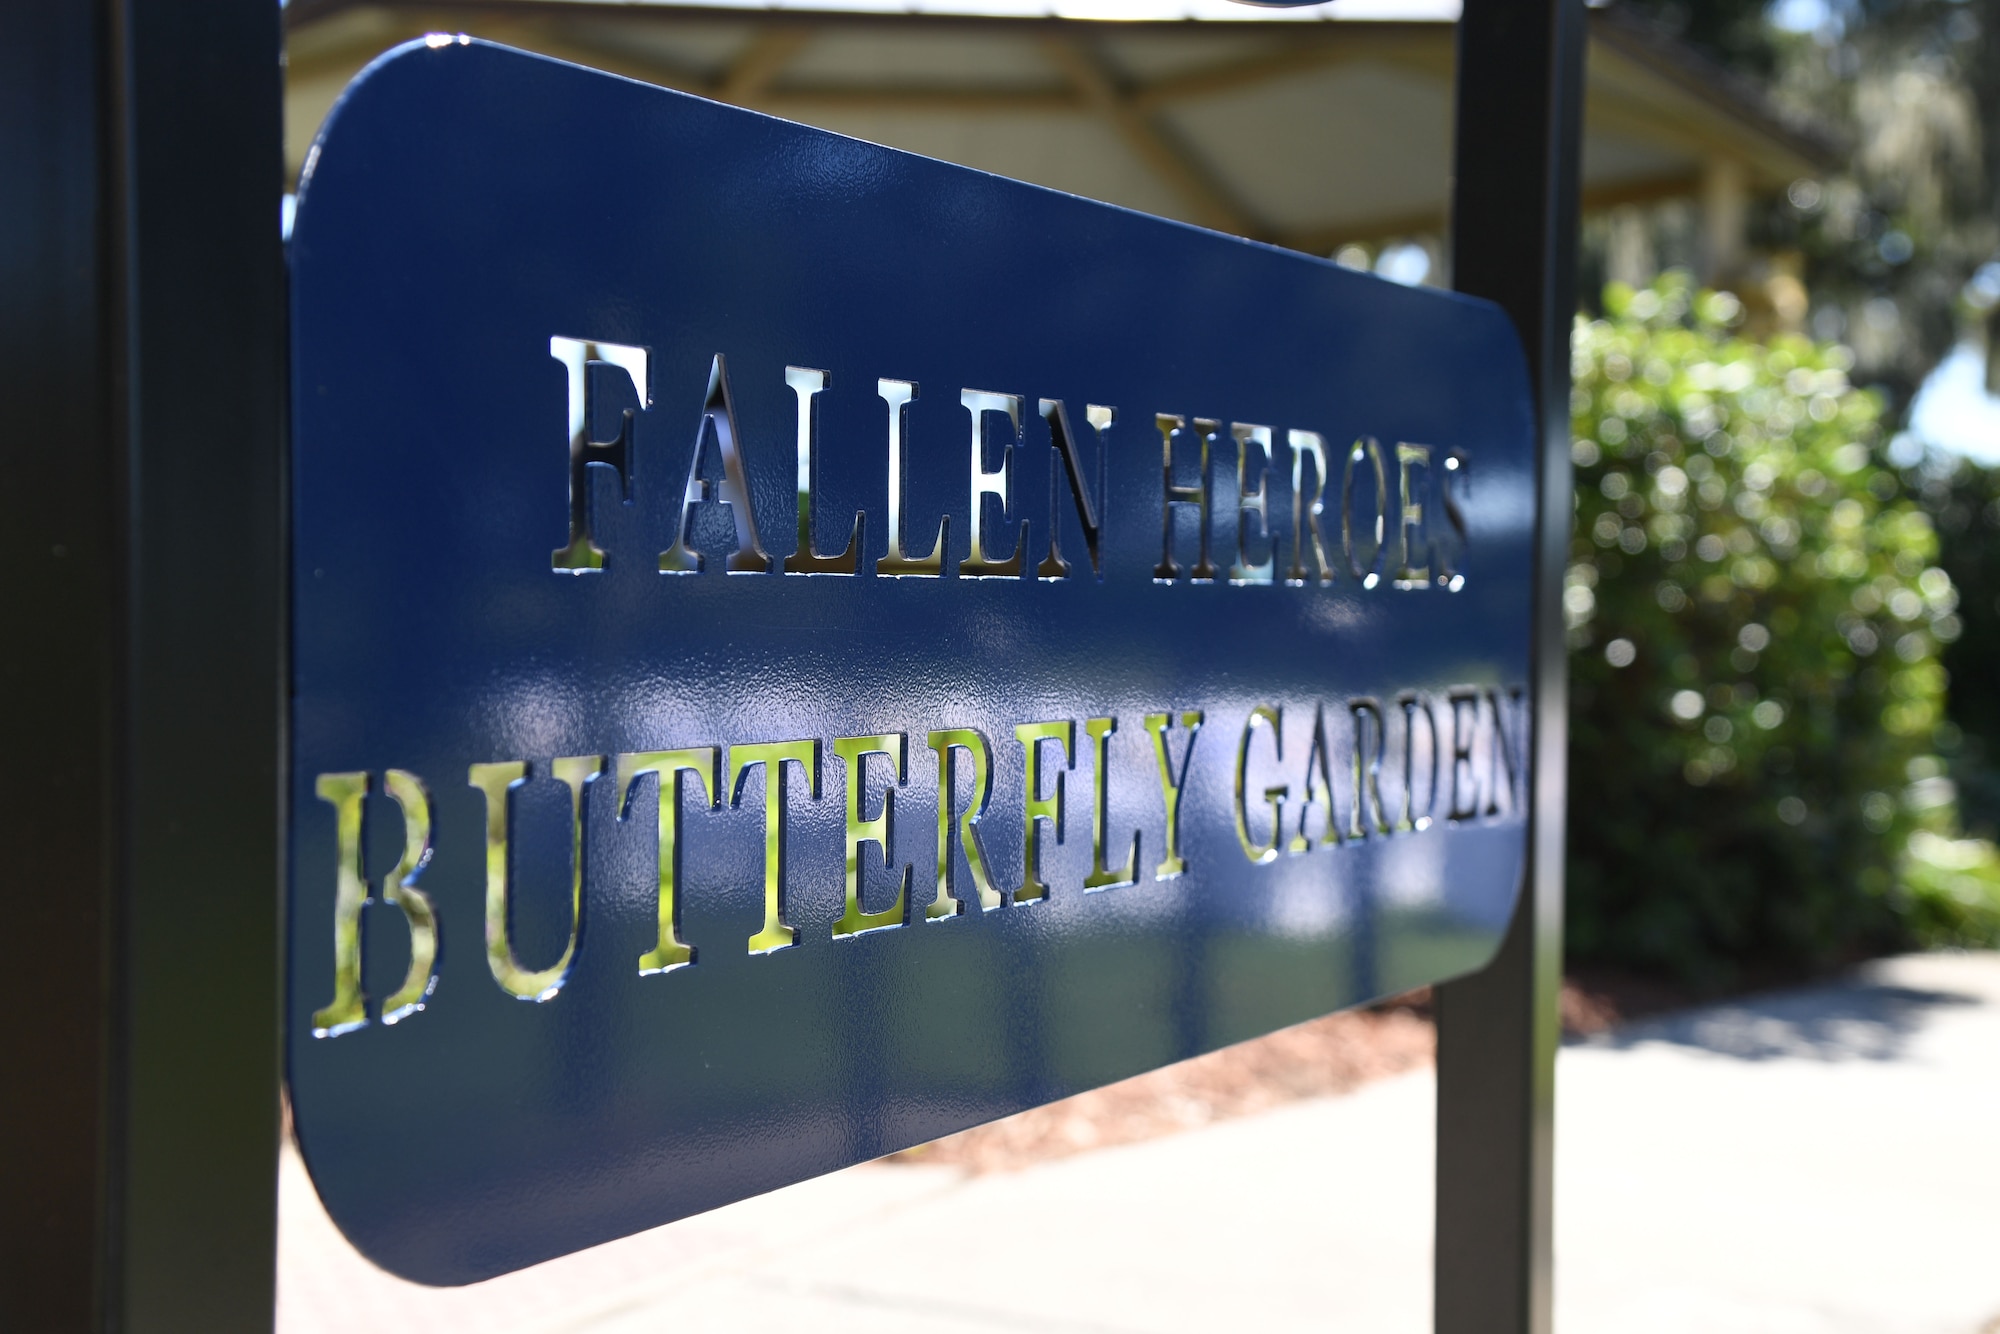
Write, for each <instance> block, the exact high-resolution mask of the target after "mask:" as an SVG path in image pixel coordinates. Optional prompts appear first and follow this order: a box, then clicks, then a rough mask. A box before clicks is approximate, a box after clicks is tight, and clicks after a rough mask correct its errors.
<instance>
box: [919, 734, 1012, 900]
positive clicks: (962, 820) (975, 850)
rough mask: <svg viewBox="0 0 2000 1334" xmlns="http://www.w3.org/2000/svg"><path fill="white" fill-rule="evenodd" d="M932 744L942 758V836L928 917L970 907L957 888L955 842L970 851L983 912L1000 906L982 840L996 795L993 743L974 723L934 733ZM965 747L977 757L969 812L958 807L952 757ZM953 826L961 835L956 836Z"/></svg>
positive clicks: (967, 864) (970, 870)
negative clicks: (981, 832) (981, 830)
mask: <svg viewBox="0 0 2000 1334" xmlns="http://www.w3.org/2000/svg"><path fill="white" fill-rule="evenodd" d="M929 741H930V747H931V749H932V750H934V751H936V752H937V757H938V800H937V812H938V836H937V850H938V860H937V897H936V898H934V899H932V900H931V902H930V905H929V906H928V907H926V908H925V909H924V918H925V920H927V921H933V922H936V921H943V920H944V919H946V918H949V917H955V916H957V915H958V914H959V913H962V912H964V911H965V908H966V904H967V900H966V897H965V895H963V894H961V893H960V892H959V889H958V863H957V859H956V858H954V857H953V856H952V855H951V854H952V846H953V843H954V842H956V844H957V846H958V847H960V848H961V849H963V850H964V852H965V869H966V871H967V872H968V873H969V874H970V875H971V877H972V887H973V890H974V892H975V893H976V894H977V896H978V900H977V901H978V903H979V908H980V911H982V912H991V911H993V910H994V909H995V908H998V907H999V906H1000V891H999V890H998V889H996V888H994V886H993V876H992V874H991V872H990V871H989V870H988V869H987V868H988V865H989V863H988V862H987V860H986V849H985V846H984V845H983V844H982V843H981V842H980V840H979V822H980V820H981V819H983V818H984V817H985V815H986V803H987V801H988V800H989V799H990V798H991V797H992V795H993V747H992V745H991V744H990V743H989V742H988V741H987V740H986V734H985V733H984V732H981V731H979V730H978V729H977V728H972V727H955V728H949V729H945V730H941V731H937V732H932V733H931V734H930V737H929ZM958 751H964V752H965V753H966V755H967V756H968V757H969V758H970V759H971V761H972V800H971V802H970V803H968V804H967V806H966V808H965V812H964V814H962V815H960V814H959V813H958V811H957V805H958V779H957V774H956V768H955V766H954V765H953V763H952V756H953V755H954V754H955V753H957V752H958ZM954 825H955V833H956V837H955V838H954Z"/></svg>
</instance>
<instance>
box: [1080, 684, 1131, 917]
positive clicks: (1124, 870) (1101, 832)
mask: <svg viewBox="0 0 2000 1334" xmlns="http://www.w3.org/2000/svg"><path fill="white" fill-rule="evenodd" d="M1117 730H1118V720H1117V719H1116V718H1090V719H1086V720H1085V721H1084V724H1083V731H1084V735H1086V736H1088V737H1089V738H1090V739H1091V742H1092V751H1093V754H1094V755H1095V757H1096V760H1095V763H1096V767H1095V768H1094V769H1093V770H1092V771H1091V782H1092V783H1093V784H1094V786H1095V791H1094V792H1093V793H1092V796H1093V798H1094V802H1095V809H1094V810H1093V811H1092V815H1091V821H1090V875H1089V876H1088V877H1086V878H1085V880H1084V882H1083V888H1084V892H1085V893H1089V892H1091V891H1093V890H1099V889H1123V888H1124V887H1125V886H1127V885H1136V884H1138V883H1139V831H1138V830H1136V829H1135V830H1133V831H1132V850H1131V852H1129V853H1128V854H1126V857H1125V864H1124V865H1123V866H1121V867H1119V868H1118V869H1117V870H1115V871H1113V870H1109V869H1107V868H1106V867H1105V865H1104V843H1105V826H1106V825H1108V824H1109V823H1110V822H1111V734H1112V733H1114V732H1116V731H1117Z"/></svg>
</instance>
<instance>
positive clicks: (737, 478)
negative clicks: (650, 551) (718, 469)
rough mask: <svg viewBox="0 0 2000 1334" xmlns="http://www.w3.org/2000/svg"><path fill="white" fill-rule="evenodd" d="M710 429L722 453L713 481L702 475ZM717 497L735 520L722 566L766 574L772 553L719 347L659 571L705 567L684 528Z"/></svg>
mask: <svg viewBox="0 0 2000 1334" xmlns="http://www.w3.org/2000/svg"><path fill="white" fill-rule="evenodd" d="M711 429H712V430H713V432H714V435H715V443H716V448H717V450H718V451H719V452H720V453H721V455H722V481H721V482H720V483H715V482H711V481H709V479H708V478H707V477H705V476H703V475H702V470H701V463H702V459H703V458H705V457H706V456H707V454H708V437H709V434H710V431H711ZM711 501H714V502H719V503H720V504H722V505H725V506H727V507H728V509H729V515H730V518H731V519H733V520H734V521H735V524H736V545H735V547H733V548H732V549H731V550H730V553H729V560H728V562H727V563H726V565H725V568H726V569H727V570H728V571H729V572H730V573H731V574H767V573H769V572H770V569H771V557H770V556H769V554H767V553H766V552H765V550H764V544H763V543H762V542H760V541H759V540H758V538H757V513H756V510H755V509H754V508H753V507H752V505H751V503H750V483H749V480H748V479H747V477H746V476H745V474H744V470H743V436H742V433H741V432H739V431H738V430H737V428H736V400H735V397H734V396H733V395H732V394H731V393H730V392H729V364H728V362H727V361H725V360H724V359H723V356H722V354H721V353H720V352H718V353H716V354H715V360H714V361H712V362H710V363H709V367H708V392H707V393H706V394H705V395H704V396H703V398H702V404H701V422H700V424H699V425H697V426H696V427H695V432H694V450H693V452H692V453H691V454H690V455H689V457H688V473H687V489H686V491H685V492H684V493H683V495H682V498H681V514H680V519H679V520H678V521H677V522H676V523H675V525H674V544H673V545H672V546H671V547H668V548H667V549H666V550H665V551H662V552H661V553H660V573H662V574H696V573H699V572H700V571H701V570H702V569H703V568H705V562H706V557H705V556H704V555H703V553H701V552H700V551H697V550H695V549H694V548H693V547H690V546H689V545H688V544H687V541H688V529H689V528H690V527H691V526H692V525H693V524H694V507H695V506H696V505H700V504H705V503H708V502H711Z"/></svg>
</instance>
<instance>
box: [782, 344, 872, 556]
mask: <svg viewBox="0 0 2000 1334" xmlns="http://www.w3.org/2000/svg"><path fill="white" fill-rule="evenodd" d="M785 383H786V384H787V385H788V386H790V387H791V391H792V394H793V395H794V396H795V397H796V398H797V400H798V407H799V411H798V467H797V482H796V485H797V489H798V495H799V539H798V545H797V547H795V548H794V549H793V551H792V554H791V555H789V556H787V557H785V563H784V567H783V568H784V571H785V573H786V574H853V573H854V572H855V569H856V566H857V563H858V562H859V560H860V557H861V542H862V535H863V533H864V532H865V531H866V527H867V521H868V515H867V512H866V511H857V512H856V513H855V515H854V528H853V530H852V531H851V532H850V533H849V534H848V538H847V549H846V550H844V551H842V552H841V553H840V554H839V555H838V556H823V555H821V554H820V550H819V547H818V545H817V541H818V539H817V538H815V537H814V532H815V531H816V529H815V522H816V521H815V517H814V515H815V512H816V507H817V502H818V496H819V395H820V394H821V393H822V392H823V391H824V390H825V389H826V387H827V374H826V372H825V371H816V370H811V369H808V368H807V367H804V366H787V367H785Z"/></svg>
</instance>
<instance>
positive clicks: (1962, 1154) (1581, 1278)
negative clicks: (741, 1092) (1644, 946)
mask: <svg viewBox="0 0 2000 1334" xmlns="http://www.w3.org/2000/svg"><path fill="white" fill-rule="evenodd" d="M1433 1087H1434V1086H1433V1083H1432V1080H1431V1077H1430V1076H1429V1075H1428V1074H1427V1073H1426V1074H1420V1075H1410V1076H1403V1077H1399V1078H1396V1079H1391V1080H1385V1081H1383V1082H1381V1083H1379V1084H1375V1085H1371V1086H1369V1087H1367V1088H1365V1089H1363V1090H1361V1091H1360V1092H1358V1093H1355V1094H1351V1095H1349V1096H1346V1097H1341V1098H1328V1099H1322V1100H1318V1101H1314V1102H1306V1103H1298V1104H1294V1105H1293V1106H1290V1107H1287V1108H1283V1109H1281V1110H1279V1111H1276V1112H1272V1113H1268V1114H1266V1115H1262V1116H1257V1117H1252V1118H1247V1119H1244V1120H1240V1121H1232V1122H1227V1123H1224V1124H1221V1125H1216V1126H1211V1127H1209V1128H1206V1129H1203V1130H1197V1131H1191V1132H1188V1133H1186V1134H1183V1135H1178V1136H1174V1137H1172V1138H1168V1139H1162V1140H1154V1141H1151V1142H1149V1143H1144V1144H1137V1145H1131V1146H1128V1147H1124V1148H1116V1149H1107V1150H1102V1151H1098V1152H1095V1153H1089V1154H1084V1155H1081V1156H1079V1157H1075V1158H1070V1159H1065V1160H1062V1161H1059V1162H1052V1163H1047V1164H1044V1165H1041V1166H1038V1167H1035V1168H1031V1169H1028V1170H1026V1171H1022V1172H1018V1173H1007V1174H999V1175H993V1176H986V1177H974V1178H968V1177H965V1176H962V1175H961V1174H959V1173H958V1172H957V1171H956V1170H955V1169H949V1168H936V1167H922V1166H888V1165H874V1164H871V1165H866V1166H862V1167H857V1168H852V1169H850V1170H848V1171H846V1172H841V1173H838V1174H836V1175H834V1176H830V1177H826V1178H822V1179H821V1180H818V1181H812V1182H807V1183H805V1184H803V1185H800V1186H795V1187H792V1188H791V1189H789V1190H784V1191H780V1192H777V1193H775V1194H772V1195H767V1196H764V1197H762V1198H761V1199H756V1200H750V1201H746V1202H744V1203H742V1204H739V1205H735V1206H732V1207H730V1208H727V1209H722V1210H718V1211H716V1212H715V1213H712V1214H708V1215H705V1216H702V1217H699V1218H694V1219H689V1220H686V1221H685V1222H681V1223H677V1224H674V1225H672V1226H670V1227H665V1228H661V1229H659V1230H657V1231H654V1232H650V1233H646V1234H643V1235H641V1236H639V1237H634V1238H629V1239H627V1240H625V1241H621V1242H616V1243H613V1244H612V1245H609V1246H604V1247H599V1248H598V1249H596V1250H594V1251H591V1252H587V1253H585V1254H583V1255H578V1256H572V1257H569V1258H567V1259H564V1260H558V1261H555V1262H553V1263H551V1264H547V1265H543V1266H540V1267H538V1268H536V1269H533V1270H529V1271H526V1272H524V1273H521V1274H515V1275H509V1276H507V1277H505V1278H501V1279H496V1280H494V1281H493V1282H490V1283H486V1284H481V1285H479V1286H477V1287H475V1288H468V1289H458V1290H433V1289H424V1288H419V1287H415V1286H413V1285H410V1284H406V1283H403V1282H401V1281H399V1280H396V1279H393V1278H390V1277H388V1276H387V1275H384V1274H382V1273H380V1272H379V1271H377V1270H375V1269H373V1268H371V1267H370V1266H369V1265H368V1264H367V1262H365V1261H363V1260H361V1259H360V1258H359V1257H358V1256H356V1255H355V1254H354V1252H353V1251H352V1250H350V1249H349V1248H348V1247H347V1246H346V1243H345V1242H343V1241H342V1240H341V1239H340V1238H339V1236H338V1234H337V1233H335V1232H334V1231H333V1228H332V1226H331V1224H329V1223H328V1222H327V1220H326V1217H325V1215H324V1214H323V1213H322V1212H321V1211H320V1210H319V1207H318V1205H317V1202H316V1201H315V1200H314V1198H313V1196H312V1192H311V1187H310V1186H309V1185H308V1184H307V1183H306V1181H305V1177H304V1173H303V1171H302V1170H301V1169H300V1168H299V1166H298V1163H297V1160H296V1159H295V1158H288V1159H287V1160H286V1165H285V1175H284V1178H283V1183H282V1189H281V1199H280V1211H281V1243H280V1305H279V1328H280V1330H281V1331H282V1332H283V1334H321V1332H322V1331H324V1332H325V1334H335V1331H338V1332H339V1334H351V1332H352V1331H354V1330H371V1329H383V1330H389V1329H417V1330H423V1331H425V1334H456V1332H457V1331H465V1332H467V1334H471V1332H472V1331H477V1332H478V1334H640V1332H641V1331H655V1330H658V1331H669V1330H670V1331H674V1332H675V1334H710V1332H715V1334H723V1332H728V1334H734V1332H735V1331H745V1332H747V1334H757V1332H759V1331H766V1330H771V1331H776V1330H785V1331H795V1330H800V1329H811V1330H813V1331H815V1334H848V1332H849V1331H853V1332H854V1334H859V1332H860V1331H867V1332H868V1334H904V1332H905V1331H911V1332H914V1331H930V1332H935V1334H976V1332H980V1331H984V1332H987V1334H992V1332H993V1331H1009V1330H1034V1331H1048V1332H1050V1334H1071V1332H1074V1334H1086V1332H1088V1334H1169V1332H1178V1331H1197V1330H1199V1331H1213V1330H1217V1329H1254V1330H1259V1331H1287V1330H1356V1331H1365V1332H1366V1334H1401V1332H1402V1331H1408V1332H1409V1334H1420V1332H1421V1331H1425V1330H1427V1328H1428V1324H1429V1307H1430V1299H1429V1284H1430V1275H1429V1249H1430V1226H1431V1163H1430V1137H1431V1132H1432V1098H1433ZM1558 1090H1559V1092H1558V1097H1559V1100H1560V1101H1559V1113H1558V1168H1557V1190H1556V1195H1557V1209H1558V1213H1557V1218H1558V1222H1557V1246H1556V1249H1557V1263H1558V1269H1557V1275H1558V1277H1557V1328H1558V1330H1560V1331H1561V1334H1653V1332H1654V1331H1660V1332H1661V1334H1665V1332H1667V1331H1673V1332H1674V1334H1682V1332H1684V1331H1700V1332H1701V1334H1738V1332H1739V1331H1740V1332H1741V1334H2000V955H1960V956H1928V957H1920V958H1910V959H1900V960H1893V961H1890V962H1887V963H1884V964H1879V965H1875V966H1873V967H1871V968H1869V969H1867V970H1864V971H1863V972H1862V973H1861V974H1859V975H1857V976H1856V977H1855V978H1854V979H1852V980H1851V981H1849V982H1848V983H1846V984H1843V985H1840V986H1834V987H1824V988H1816V989H1813V990H1810V991H1802V992H1796V993H1789V994H1785V995H1780V996H1774V997H1770V998H1766V999H1762V1000H1758V1001H1754V1002H1748V1003H1743V1004H1737V1005H1729V1006H1721V1007H1716V1008H1713V1009H1707V1010H1701V1011H1695V1012H1692V1013H1689V1014H1686V1015H1682V1016H1677V1017H1674V1018H1672V1019H1666V1020H1661V1021H1656V1022H1652V1023H1647V1024H1640V1025H1634V1026H1632V1027H1630V1028H1627V1029H1624V1030H1621V1031H1619V1032H1617V1033H1615V1034H1612V1035H1609V1036H1607V1037H1605V1038H1602V1039H1598V1040H1595V1041H1592V1042H1589V1043H1585V1044H1580V1045H1575V1046H1571V1047H1568V1048H1566V1049H1565V1050H1564V1052H1563V1055H1562V1061H1561V1065H1560V1068H1559V1072H1558ZM1989 1322H1994V1323H1989Z"/></svg>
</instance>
